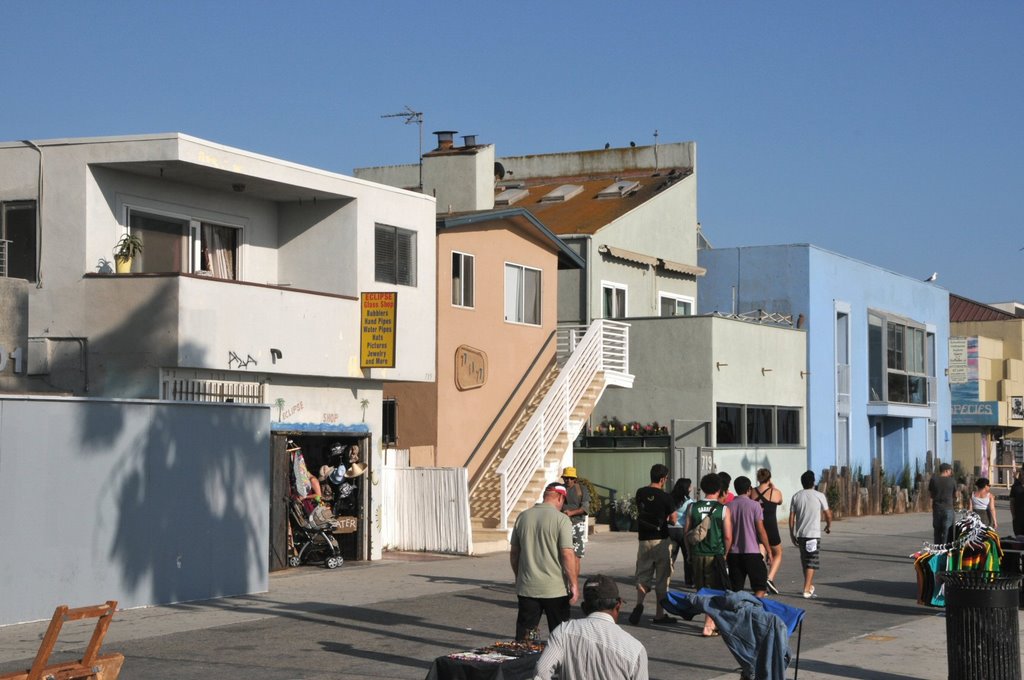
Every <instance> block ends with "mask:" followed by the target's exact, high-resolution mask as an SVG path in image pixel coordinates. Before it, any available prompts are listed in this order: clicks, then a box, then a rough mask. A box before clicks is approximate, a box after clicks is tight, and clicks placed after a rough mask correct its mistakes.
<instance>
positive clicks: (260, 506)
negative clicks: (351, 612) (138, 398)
mask: <svg viewBox="0 0 1024 680" xmlns="http://www.w3.org/2000/svg"><path fill="white" fill-rule="evenodd" d="M147 317H150V318H151V314H150V312H149V311H148V310H147V309H146V308H145V307H142V308H139V311H138V312H137V313H135V314H133V315H130V316H129V317H128V318H126V319H125V321H124V323H122V324H121V325H120V326H119V327H118V328H116V329H113V330H112V331H111V332H110V333H108V334H106V336H105V337H101V338H97V339H96V342H95V346H96V347H107V348H114V347H118V346H122V347H123V346H124V345H125V344H126V342H128V340H129V336H131V342H133V344H135V345H136V347H139V346H141V347H146V346H147V345H146V343H147V342H149V341H153V342H154V343H159V342H160V339H158V338H149V339H148V340H147V338H145V337H141V338H140V337H138V335H139V329H150V328H153V327H158V328H159V327H160V325H159V324H152V323H147ZM166 327H167V326H163V328H166ZM149 333H150V331H148V330H143V331H142V335H143V336H145V335H148V334H149ZM149 346H155V344H154V345H149ZM173 349H174V351H175V353H176V354H177V347H176V346H174V347H173ZM199 352H200V350H199V349H198V348H196V347H188V346H186V347H184V348H182V354H181V355H182V356H198V355H199ZM157 356H159V355H157ZM99 361H103V359H102V357H101V358H99ZM115 361H116V359H115ZM159 361H160V359H159V358H157V359H155V360H154V363H156V362H159ZM225 368H226V367H225ZM143 370H144V371H145V372H147V373H149V374H152V372H155V371H157V370H158V366H146V367H145V368H144V369H143ZM101 371H102V369H101ZM80 413H81V416H82V417H81V420H80V423H79V426H80V428H81V430H80V436H81V441H82V446H81V449H80V451H81V452H82V453H84V454H85V455H88V456H92V457H95V458H102V459H103V461H102V462H100V461H96V462H97V463H99V464H100V465H102V466H103V467H105V468H107V469H109V471H110V476H109V478H108V479H106V480H105V481H104V482H103V483H102V485H101V488H100V490H99V491H98V492H97V493H96V494H95V496H94V502H95V503H96V507H95V512H96V514H97V516H98V517H106V516H108V515H109V513H113V514H114V515H115V516H114V517H110V520H111V526H108V527H103V526H96V527H95V528H94V529H93V531H94V535H93V538H92V541H91V545H92V547H93V549H94V550H95V551H96V553H97V554H96V556H95V560H96V561H97V562H98V563H99V562H102V561H103V560H104V555H102V554H101V553H102V551H103V550H104V547H105V549H106V555H105V557H106V560H107V561H108V564H109V565H110V566H111V567H113V568H115V569H116V570H118V571H119V573H120V576H119V578H118V579H116V580H117V582H118V584H119V585H120V587H122V588H123V590H124V592H123V593H105V594H102V595H100V599H99V600H97V601H102V600H104V599H109V598H115V597H116V598H117V599H118V600H119V601H120V606H122V607H130V606H140V605H147V604H164V603H171V602H182V601H188V600H196V599H204V598H211V597H222V596H229V595H238V594H244V593H252V592H262V591H265V590H266V589H267V572H268V569H267V562H268V535H269V530H268V522H269V497H270V481H269V463H268V461H269V451H270V434H269V424H270V411H269V409H268V408H264V407H256V406H251V405H249V406H242V405H227V404H223V405H222V404H185V403H179V402H145V403H136V402H133V403H127V404H123V405H121V408H111V405H110V403H109V402H100V403H95V404H94V403H91V402H85V403H83V404H82V408H81V410H80ZM111 457H112V458H111ZM76 511H82V512H88V509H87V508H78V509H77V510H76Z"/></svg>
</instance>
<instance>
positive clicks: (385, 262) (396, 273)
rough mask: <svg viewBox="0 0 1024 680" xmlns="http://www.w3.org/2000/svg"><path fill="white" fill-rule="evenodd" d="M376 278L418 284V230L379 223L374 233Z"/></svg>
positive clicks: (391, 281) (412, 284) (385, 281)
mask: <svg viewBox="0 0 1024 680" xmlns="http://www.w3.org/2000/svg"><path fill="white" fill-rule="evenodd" d="M374 278H375V279H376V280H377V281H379V282H381V283H394V284H398V285H402V286H415V285H416V232H414V231H409V230H408V229H399V228H398V227H391V226H388V225H386V224H378V225H377V229H376V231H375V233H374Z"/></svg>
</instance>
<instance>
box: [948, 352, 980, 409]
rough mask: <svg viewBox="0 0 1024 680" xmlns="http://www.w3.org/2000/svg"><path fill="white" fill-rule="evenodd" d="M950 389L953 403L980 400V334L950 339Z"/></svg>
mask: <svg viewBox="0 0 1024 680" xmlns="http://www.w3.org/2000/svg"><path fill="white" fill-rule="evenodd" d="M949 389H950V392H951V393H952V396H953V403H957V402H960V403H965V404H966V403H970V402H977V401H978V397H979V396H980V391H979V389H978V336H976V335H974V336H970V337H953V338H950V339H949Z"/></svg>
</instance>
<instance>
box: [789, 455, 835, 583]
mask: <svg viewBox="0 0 1024 680" xmlns="http://www.w3.org/2000/svg"><path fill="white" fill-rule="evenodd" d="M800 485H801V486H803V487H804V488H803V489H801V490H800V491H797V492H796V493H795V494H793V497H792V498H791V499H789V538H790V540H791V541H792V542H793V545H795V546H797V547H798V548H800V566H801V567H803V570H804V597H805V598H811V597H817V595H815V593H814V572H816V571H817V570H818V569H820V568H821V558H820V552H821V518H822V516H823V515H824V517H825V533H826V534H830V533H832V511H831V510H829V509H828V499H827V498H825V494H823V493H822V492H820V491H818V490H817V489H815V488H814V473H813V472H811V471H810V470H808V471H807V472H805V473H803V474H802V475H800Z"/></svg>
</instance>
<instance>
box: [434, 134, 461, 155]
mask: <svg viewBox="0 0 1024 680" xmlns="http://www.w3.org/2000/svg"><path fill="white" fill-rule="evenodd" d="M434 134H435V135H437V149H438V151H443V150H445V149H450V148H452V146H453V145H454V139H455V134H456V131H455V130H435V131H434Z"/></svg>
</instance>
